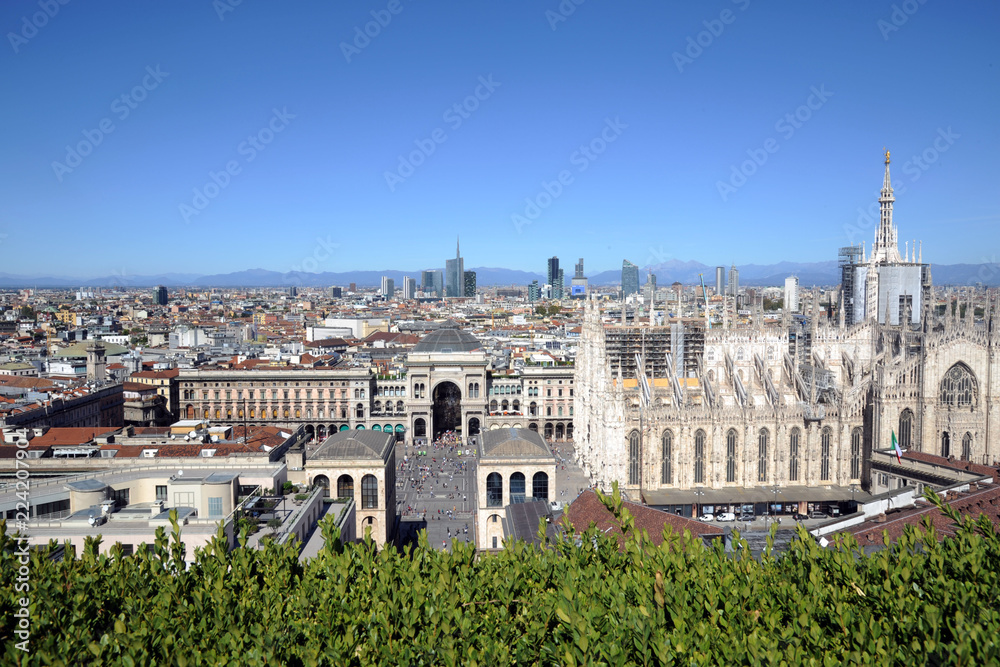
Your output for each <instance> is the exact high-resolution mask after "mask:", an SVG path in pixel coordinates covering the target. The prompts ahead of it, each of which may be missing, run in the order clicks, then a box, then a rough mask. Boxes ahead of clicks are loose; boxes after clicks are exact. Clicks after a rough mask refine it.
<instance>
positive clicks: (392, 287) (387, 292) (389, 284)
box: [382, 276, 396, 299]
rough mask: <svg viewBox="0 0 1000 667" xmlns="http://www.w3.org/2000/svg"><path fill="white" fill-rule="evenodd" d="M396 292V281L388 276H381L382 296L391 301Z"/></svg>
mask: <svg viewBox="0 0 1000 667" xmlns="http://www.w3.org/2000/svg"><path fill="white" fill-rule="evenodd" d="M395 291H396V281H395V280H393V279H392V278H390V277H389V276H382V296H383V297H385V298H386V299H391V298H392V295H393V293H394V292H395Z"/></svg>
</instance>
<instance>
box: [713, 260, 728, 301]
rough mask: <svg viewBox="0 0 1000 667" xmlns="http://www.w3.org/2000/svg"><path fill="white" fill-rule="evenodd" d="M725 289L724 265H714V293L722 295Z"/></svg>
mask: <svg viewBox="0 0 1000 667" xmlns="http://www.w3.org/2000/svg"><path fill="white" fill-rule="evenodd" d="M725 289H726V267H724V266H717V267H715V293H716V294H718V295H719V296H722V294H723V293H724V292H723V290H725Z"/></svg>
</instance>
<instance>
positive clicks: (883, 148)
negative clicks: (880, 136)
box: [882, 146, 889, 164]
mask: <svg viewBox="0 0 1000 667" xmlns="http://www.w3.org/2000/svg"><path fill="white" fill-rule="evenodd" d="M882 150H884V151H885V163H886V164H889V151H886V150H885V146H883V147H882Z"/></svg>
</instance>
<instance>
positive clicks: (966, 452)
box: [962, 433, 972, 461]
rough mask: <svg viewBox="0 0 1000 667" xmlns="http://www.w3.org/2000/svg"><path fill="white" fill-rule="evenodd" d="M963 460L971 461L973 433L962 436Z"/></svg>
mask: <svg viewBox="0 0 1000 667" xmlns="http://www.w3.org/2000/svg"><path fill="white" fill-rule="evenodd" d="M962 460H963V461H971V460H972V434H971V433H966V434H965V435H964V436H963V437H962Z"/></svg>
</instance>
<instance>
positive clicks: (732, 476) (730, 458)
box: [726, 429, 736, 482]
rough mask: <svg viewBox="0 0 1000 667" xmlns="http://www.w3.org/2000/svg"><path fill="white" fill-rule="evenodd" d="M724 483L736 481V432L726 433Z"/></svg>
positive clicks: (731, 430) (730, 430)
mask: <svg viewBox="0 0 1000 667" xmlns="http://www.w3.org/2000/svg"><path fill="white" fill-rule="evenodd" d="M726 481H727V482H735V481H736V431H735V430H734V429H729V432H728V433H726Z"/></svg>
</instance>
